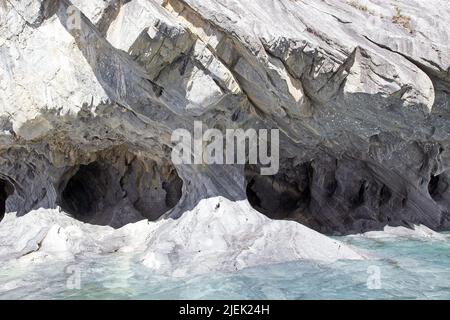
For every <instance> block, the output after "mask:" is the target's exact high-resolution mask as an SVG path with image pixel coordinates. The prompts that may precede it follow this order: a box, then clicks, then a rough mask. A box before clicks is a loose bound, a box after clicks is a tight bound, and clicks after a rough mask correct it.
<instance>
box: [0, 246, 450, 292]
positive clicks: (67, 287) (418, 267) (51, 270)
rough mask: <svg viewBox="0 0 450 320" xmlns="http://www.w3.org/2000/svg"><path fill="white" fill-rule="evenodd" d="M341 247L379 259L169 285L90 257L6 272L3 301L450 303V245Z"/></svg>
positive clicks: (131, 267)
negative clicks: (401, 301) (432, 301)
mask: <svg viewBox="0 0 450 320" xmlns="http://www.w3.org/2000/svg"><path fill="white" fill-rule="evenodd" d="M337 239H339V240H341V241H344V242H347V243H350V244H352V245H355V246H357V247H360V248H363V249H364V250H368V252H370V254H371V256H375V257H376V258H375V259H371V260H368V261H339V262H336V263H334V264H331V265H323V264H317V263H313V262H305V261H296V262H289V263H283V264H277V265H267V266H260V267H254V268H248V269H244V270H241V271H238V272H233V273H219V272H215V273H211V274H207V275H202V276H196V277H191V278H167V277H161V276H155V275H153V274H151V273H150V272H149V271H148V269H146V268H145V267H144V266H142V264H141V263H140V262H138V261H137V260H136V258H135V257H134V256H131V255H125V254H117V255H107V256H104V257H98V256H95V258H94V257H92V258H89V257H83V259H82V260H79V261H76V262H75V264H74V263H71V265H70V266H68V265H67V263H66V262H56V263H53V262H52V263H49V264H38V265H34V266H27V267H23V266H22V267H19V266H14V267H7V268H2V269H1V271H0V299H115V298H117V299H377V298H383V299H417V298H419V299H450V240H447V241H439V240H411V239H367V238H363V237H339V238H337Z"/></svg>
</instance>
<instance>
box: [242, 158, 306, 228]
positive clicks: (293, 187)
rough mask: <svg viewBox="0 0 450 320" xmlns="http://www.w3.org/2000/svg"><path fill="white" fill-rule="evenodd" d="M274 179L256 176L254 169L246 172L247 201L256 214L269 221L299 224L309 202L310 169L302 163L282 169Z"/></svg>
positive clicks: (251, 168) (249, 167)
mask: <svg viewBox="0 0 450 320" xmlns="http://www.w3.org/2000/svg"><path fill="white" fill-rule="evenodd" d="M284 169H285V170H280V172H279V173H278V174H276V175H273V176H263V175H259V174H257V173H256V172H257V170H256V168H255V167H253V166H248V167H247V169H246V179H247V189H246V193H247V199H248V201H249V202H250V204H251V205H252V207H254V208H255V209H256V210H258V211H259V212H261V213H263V214H265V215H266V216H268V217H269V218H271V219H292V220H302V216H303V213H304V211H305V210H306V209H307V208H308V206H309V202H310V201H311V189H310V185H311V183H310V177H311V174H312V170H313V169H312V167H311V166H310V164H309V163H305V164H302V165H299V166H296V167H292V168H284Z"/></svg>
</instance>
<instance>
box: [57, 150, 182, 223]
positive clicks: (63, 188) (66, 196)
mask: <svg viewBox="0 0 450 320" xmlns="http://www.w3.org/2000/svg"><path fill="white" fill-rule="evenodd" d="M116 160H117V159H116ZM182 185H183V183H182V180H181V179H180V178H179V176H178V174H177V172H176V170H175V168H174V167H173V166H170V165H164V166H163V165H158V164H156V162H154V161H151V160H149V161H144V160H141V159H138V158H136V157H134V158H133V159H132V160H131V161H127V160H125V158H124V159H121V160H120V161H115V163H114V164H113V163H112V162H111V161H109V160H108V159H100V160H97V161H94V162H91V163H89V164H86V165H79V166H78V167H73V168H70V169H69V170H68V172H67V174H66V176H65V178H63V181H62V183H61V185H60V196H59V200H58V205H59V206H60V207H61V208H62V209H63V210H64V211H65V212H67V213H68V214H70V215H71V216H72V217H74V218H75V219H77V220H80V221H83V222H87V223H91V224H97V225H109V226H111V227H114V228H120V227H122V226H124V225H126V224H128V223H132V222H136V221H139V220H142V219H148V220H152V221H153V220H157V219H158V218H160V217H161V216H162V215H163V214H164V213H166V212H167V211H168V210H170V209H171V208H173V207H174V206H175V205H176V204H177V203H178V201H179V200H180V198H181V193H182Z"/></svg>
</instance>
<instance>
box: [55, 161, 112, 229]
mask: <svg viewBox="0 0 450 320" xmlns="http://www.w3.org/2000/svg"><path fill="white" fill-rule="evenodd" d="M106 184H107V179H106V177H105V171H104V170H102V169H101V168H100V165H99V164H98V163H97V162H94V163H91V164H88V165H81V166H80V167H79V169H78V171H77V172H76V173H75V175H74V176H73V177H72V178H71V179H70V180H69V181H68V182H67V185H66V187H65V188H64V190H63V192H62V202H61V207H62V208H63V209H64V210H65V211H66V212H67V213H69V214H71V215H72V216H74V217H75V218H77V219H79V220H82V221H84V220H86V219H87V218H89V217H91V216H92V215H93V214H95V211H96V210H98V204H100V203H101V200H102V199H104V198H105V197H106V194H107V192H106V187H107V185H106Z"/></svg>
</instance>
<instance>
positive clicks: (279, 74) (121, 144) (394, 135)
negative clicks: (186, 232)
mask: <svg viewBox="0 0 450 320" xmlns="http://www.w3.org/2000/svg"><path fill="white" fill-rule="evenodd" d="M0 4H1V7H0V13H1V14H0V19H1V20H0V127H1V130H0V211H1V212H0V213H1V215H3V214H4V213H5V212H17V213H18V215H19V216H21V215H25V214H27V213H28V212H30V211H31V210H34V209H38V208H49V209H52V208H56V207H57V206H60V207H61V208H62V209H63V210H64V211H66V212H68V213H69V214H71V215H72V216H73V217H74V218H76V219H78V220H81V221H83V222H90V223H92V224H100V225H110V226H112V227H120V226H123V225H125V224H126V223H128V222H135V221H138V220H140V219H143V218H148V219H150V220H156V219H158V218H160V217H162V218H167V217H172V218H178V217H180V216H181V217H183V212H185V211H188V210H192V209H193V208H194V207H195V206H196V205H197V204H198V203H199V201H201V200H202V199H206V198H210V197H215V196H222V197H225V198H227V199H229V200H232V201H241V200H245V199H248V200H249V202H250V203H251V205H252V206H253V207H254V208H255V209H257V210H258V211H260V212H262V213H264V214H266V215H267V216H269V217H271V218H276V219H292V220H296V221H298V222H301V223H302V224H304V225H306V226H308V227H311V228H313V229H315V230H318V231H321V232H323V233H327V234H348V233H356V232H364V231H369V230H381V229H383V227H384V226H386V225H391V226H409V225H412V224H417V225H418V224H423V225H425V226H427V227H429V228H431V229H433V230H445V229H448V228H449V227H450V209H449V208H450V188H449V186H450V106H449V104H448V101H449V98H450V47H449V45H448V43H449V30H450V24H449V21H448V17H449V16H450V5H449V3H448V1H445V0H431V1H426V2H424V1H419V0H408V1H406V0H400V1H381V0H370V1H368V0H366V1H364V0H354V1H343V0H328V1H312V0H302V1H294V0H261V1H243V0H228V1H213V0H164V1H163V0H131V1H118V0H95V1H87V0H73V1H69V0H59V1H57V0H27V1H16V0H8V1H0ZM195 120H197V121H202V122H203V125H204V126H205V127H208V128H216V129H218V130H221V131H224V130H225V129H227V128H243V129H248V128H277V129H279V130H280V140H281V141H280V157H281V159H280V171H279V173H278V174H276V175H274V176H262V175H260V174H259V170H258V167H256V166H253V165H245V166H244V165H227V166H221V165H175V164H172V163H171V157H170V154H171V149H172V148H173V143H172V142H171V139H170V137H171V133H172V132H173V130H175V129H179V128H182V129H187V130H189V131H192V130H193V124H194V121H195ZM172 223H174V224H175V223H176V222H172ZM179 223H186V224H188V222H187V221H184V222H182V221H180V222H179ZM280 233H282V231H280ZM249 259H250V258H249Z"/></svg>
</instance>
